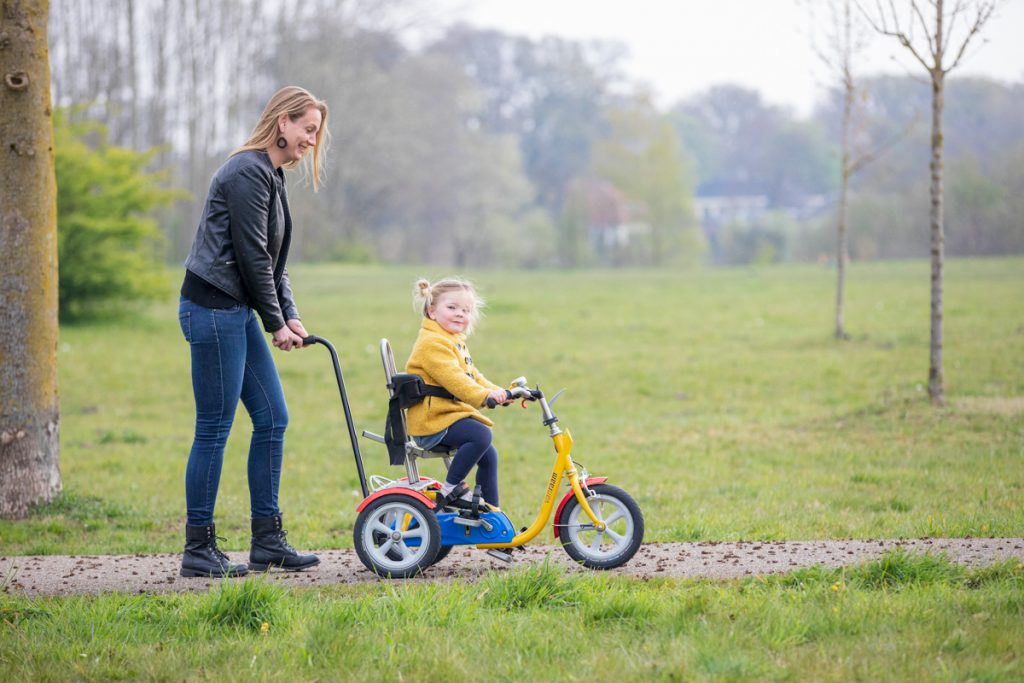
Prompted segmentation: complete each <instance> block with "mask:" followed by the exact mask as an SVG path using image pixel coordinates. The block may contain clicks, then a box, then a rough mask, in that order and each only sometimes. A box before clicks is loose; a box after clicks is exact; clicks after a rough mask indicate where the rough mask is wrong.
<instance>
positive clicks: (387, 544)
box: [377, 536, 395, 556]
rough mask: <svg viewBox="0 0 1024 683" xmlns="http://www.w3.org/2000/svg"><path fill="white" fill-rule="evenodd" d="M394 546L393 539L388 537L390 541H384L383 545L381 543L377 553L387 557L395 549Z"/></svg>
mask: <svg viewBox="0 0 1024 683" xmlns="http://www.w3.org/2000/svg"><path fill="white" fill-rule="evenodd" d="M394 545H395V542H394V541H393V540H392V539H391V537H390V536H388V540H386V541H384V542H383V543H381V544H380V545H379V546H378V547H377V552H378V553H380V554H381V555H385V556H386V555H387V554H388V552H390V551H391V548H393V547H394Z"/></svg>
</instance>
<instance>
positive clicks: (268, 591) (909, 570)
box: [0, 553, 1024, 682]
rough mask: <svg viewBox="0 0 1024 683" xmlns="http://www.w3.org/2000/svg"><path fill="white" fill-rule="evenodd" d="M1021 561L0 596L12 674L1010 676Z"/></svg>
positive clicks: (526, 572)
mask: <svg viewBox="0 0 1024 683" xmlns="http://www.w3.org/2000/svg"><path fill="white" fill-rule="evenodd" d="M1022 588H1024V565H1021V564H1020V563H1018V562H1016V561H1014V562H1005V563H1002V564H998V565H994V566H991V567H987V568H984V569H974V570H971V569H966V568H964V567H961V566H958V565H955V564H951V563H950V562H948V561H946V560H944V559H942V558H940V557H936V556H928V555H924V556H918V555H908V554H903V553H895V554H890V555H887V556H885V557H883V558H881V559H880V560H877V561H875V562H871V563H868V564H865V565H860V566H857V567H853V568H848V569H846V570H828V569H823V568H821V567H815V568H811V569H804V570H800V571H798V572H795V573H793V574H788V575H781V576H771V577H761V578H754V579H748V580H742V581H729V582H714V581H704V580H655V581H649V582H638V581H635V580H631V579H627V578H622V577H613V576H609V575H607V574H598V573H586V574H575V573H574V574H566V573H564V571H563V570H561V569H558V568H556V567H555V566H554V565H550V564H548V563H543V564H541V565H536V566H532V567H524V568H521V569H517V570H514V571H512V572H508V573H505V574H501V575H498V574H491V575H488V576H486V577H485V578H484V579H483V580H481V581H479V582H475V583H465V582H450V583H437V584H428V583H423V582H408V583H401V582H394V583H392V582H380V583H375V584H367V585H362V586H334V587H329V588H324V589H320V590H311V589H304V590H289V589H286V588H282V587H281V586H279V585H277V584H273V583H266V582H264V581H263V580H261V579H259V578H255V579H254V578H248V579H245V580H237V581H226V582H224V583H221V584H219V585H218V587H216V588H215V589H213V590H211V591H210V592H209V593H208V594H203V595H137V596H136V595H123V594H110V595H103V596H99V597H72V598H62V599H56V598H45V599H28V598H24V597H0V664H2V665H3V667H4V670H5V674H6V675H7V676H8V677H9V678H10V680H32V681H51V680H52V681H60V680H81V681H108V680H124V679H144V680H151V679H152V680H172V679H173V680H218V681H234V680H246V681H248V680H268V681H277V680H281V681H284V680H324V681H327V680H331V681H333V680H339V681H349V680H351V681H410V682H411V681H437V680H448V681H477V680H481V679H484V678H486V680H494V681H553V680H587V681H647V680H660V681H731V680H768V681H811V680H813V681H850V680H863V681H876V680H887V681H889V680H905V681H920V680H938V681H1015V680H1021V677H1022V676H1024V661H1022V660H1021V652H1020V649H1019V642H1020V638H1019V636H1020V632H1021V625H1022V616H1024V590H1022Z"/></svg>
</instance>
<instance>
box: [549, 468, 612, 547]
mask: <svg viewBox="0 0 1024 683" xmlns="http://www.w3.org/2000/svg"><path fill="white" fill-rule="evenodd" d="M606 481H608V477H588V478H587V479H586V480H585V481H584V482H583V483H584V484H586V485H587V486H591V485H592V484H603V483H605V482H606ZM575 495H576V492H575V491H573V490H572V489H569V493H567V494H565V498H563V499H562V502H561V503H559V504H558V510H556V511H555V521H554V522H553V525H554V527H555V538H558V529H559V526H558V520H560V519H561V518H562V509H563V508H564V507H565V504H566V503H568V502H569V499H570V498H572V497H574V496H575Z"/></svg>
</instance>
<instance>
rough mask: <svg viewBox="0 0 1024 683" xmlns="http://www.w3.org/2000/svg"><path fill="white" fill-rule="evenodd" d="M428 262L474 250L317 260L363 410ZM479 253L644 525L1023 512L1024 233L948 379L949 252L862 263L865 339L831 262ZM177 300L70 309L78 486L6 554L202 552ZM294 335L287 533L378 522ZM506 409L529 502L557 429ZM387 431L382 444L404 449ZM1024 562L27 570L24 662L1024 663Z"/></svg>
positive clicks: (773, 525)
mask: <svg viewBox="0 0 1024 683" xmlns="http://www.w3.org/2000/svg"><path fill="white" fill-rule="evenodd" d="M420 274H425V275H428V276H439V275H443V274H446V273H445V272H442V271H427V270H422V269H421V270H412V269H400V268H378V267H339V266H297V267H296V268H295V269H294V272H293V273H292V278H293V282H294V285H295V289H296V292H297V295H298V300H299V303H300V306H301V309H302V311H303V317H304V321H305V323H306V325H307V327H308V328H309V330H310V331H311V332H313V333H315V334H319V335H322V336H324V337H327V338H328V339H330V340H332V341H333V342H334V343H335V344H336V346H337V347H338V349H339V351H340V352H341V355H342V362H343V365H344V368H345V372H346V382H347V384H348V388H349V392H350V396H351V400H352V409H353V412H354V414H355V417H356V421H357V429H359V430H361V429H367V428H369V429H373V430H376V431H379V430H380V428H381V426H382V423H383V419H384V414H385V409H386V393H385V389H384V387H383V374H382V370H381V366H380V361H379V359H378V356H377V341H378V339H379V338H380V337H382V336H387V337H389V338H390V339H391V340H392V343H393V345H394V346H395V350H396V355H397V356H398V359H399V362H400V363H401V362H402V361H403V360H404V358H405V356H406V354H407V353H408V351H409V347H410V345H411V342H412V340H413V339H414V337H415V334H416V330H417V328H418V325H419V321H418V319H417V318H416V316H415V315H414V314H413V313H412V311H411V306H410V297H409V292H410V289H411V284H412V282H413V280H414V278H415V277H416V276H418V275H420ZM466 275H468V276H470V277H473V278H474V279H476V280H477V281H478V282H479V284H480V285H481V287H482V289H483V292H484V294H485V295H486V296H487V297H488V299H489V300H490V307H489V311H488V317H487V318H486V319H485V321H484V322H483V324H482V325H481V326H480V329H479V332H478V334H477V335H476V336H475V337H474V338H473V339H472V340H471V345H472V349H473V354H474V358H475V360H476V361H477V363H478V364H479V366H480V367H481V368H483V369H484V371H485V372H486V374H487V375H488V376H489V377H490V378H491V379H494V380H496V381H501V382H503V381H506V380H508V379H511V378H512V377H515V376H517V375H520V374H523V375H526V376H527V377H528V378H529V379H530V380H531V382H539V383H540V384H541V385H542V387H543V388H544V389H545V390H547V391H548V393H549V395H552V394H553V393H554V392H555V391H556V390H558V389H560V388H562V387H566V388H568V392H567V393H566V394H565V396H564V397H562V398H561V399H559V401H558V403H556V404H555V410H556V412H557V413H558V415H559V417H560V418H561V425H562V426H563V427H568V428H570V429H571V430H572V432H573V435H574V438H575V443H576V449H575V452H576V458H577V460H579V461H581V462H582V463H583V464H585V465H586V466H587V468H588V469H589V470H590V471H591V472H592V473H594V474H603V475H607V476H610V477H611V480H612V482H613V483H615V484H617V485H619V486H622V487H623V488H625V489H626V490H628V491H630V492H631V493H632V494H633V495H634V497H635V498H636V499H637V501H638V502H639V503H640V505H641V506H642V507H643V509H644V513H645V516H646V522H647V539H648V540H651V541H675V540H737V539H755V538H757V539H809V538H845V537H857V538H876V537H917V536H1022V535H1024V505H1022V503H1024V366H1022V364H1021V359H1022V358H1024V259H1020V258H1015V259H994V260H975V261H952V262H950V263H949V264H948V267H947V276H946V290H945V296H946V299H945V301H946V309H945V312H946V318H945V323H946V337H945V340H946V345H945V358H946V366H945V367H946V382H947V397H948V405H947V406H946V407H945V408H942V409H934V408H932V407H931V406H930V405H929V404H928V403H927V400H926V398H925V391H924V387H923V385H924V383H925V380H926V377H927V358H928V354H927V347H928V266H927V264H926V263H923V262H906V263H878V264H854V265H853V267H852V268H851V270H850V274H849V283H848V308H847V327H848V331H849V332H850V333H851V334H852V338H851V339H850V340H849V341H846V342H837V341H835V340H834V339H832V337H831V330H832V315H833V311H832V305H833V304H832V297H833V287H834V282H833V281H834V273H833V272H832V271H829V270H825V269H821V268H817V267H812V266H782V267H764V268H751V269H731V270H697V271H683V272H668V271H657V272H655V271H592V272H573V273H555V272H542V273H526V274H524V273H510V272H509V273H506V272H480V273H475V272H470V273H466ZM175 312H176V304H175V303H173V302H171V301H168V302H166V303H162V304H159V305H156V306H153V307H152V308H150V309H148V310H146V311H144V312H142V313H141V314H139V315H132V316H130V317H125V318H124V319H122V320H120V321H113V322H111V321H108V322H104V323H95V324H91V325H79V326H74V327H65V328H63V329H62V330H61V338H60V346H59V359H60V380H61V388H60V391H61V407H62V421H61V446H62V454H61V457H62V473H63V478H64V486H65V492H64V494H63V495H61V496H60V497H59V498H57V499H56V500H55V501H54V502H52V503H50V504H49V505H45V506H42V507H40V508H38V509H37V510H36V511H35V512H34V513H33V514H32V516H31V517H30V518H29V519H27V520H24V521H20V522H0V555H11V554H33V553H79V554H93V553H133V552H154V551H160V552H179V551H180V549H181V545H182V542H183V538H182V537H183V524H184V501H183V490H182V489H183V482H182V478H183V474H184V468H185V460H186V458H187V453H188V448H189V445H190V442H191V431H192V419H193V414H192V410H193V406H192V396H191V385H190V380H189V374H188V349H187V346H186V345H185V343H184V341H183V340H182V339H181V336H180V332H179V331H178V329H177V324H176V322H175V321H176V315H175ZM275 358H276V360H277V362H278V366H279V368H280V370H281V375H282V378H283V382H284V386H285V391H286V394H287V397H288V404H289V409H290V412H291V423H290V427H289V430H288V436H287V441H286V459H285V472H284V476H283V486H282V490H281V504H282V508H283V510H284V512H285V517H286V524H287V527H288V529H289V530H290V532H291V533H290V536H289V540H292V541H294V542H295V544H296V545H298V546H302V547H306V548H314V547H339V546H340V547H347V546H351V533H352V525H353V522H354V520H355V511H354V507H355V504H356V503H357V502H358V500H359V494H358V492H357V488H358V485H357V482H356V476H355V468H354V466H353V464H352V456H351V452H350V450H349V446H348V435H347V431H346V428H345V425H344V422H343V420H342V417H341V409H340V405H339V403H338V400H337V394H336V387H335V385H334V378H333V374H332V373H331V371H330V366H329V362H328V356H327V354H326V352H325V351H324V350H323V349H318V348H314V349H311V350H307V351H302V352H297V353H291V354H287V355H285V354H280V353H275ZM495 417H496V418H497V421H498V425H497V429H496V432H495V439H496V444H497V446H498V448H499V451H500V453H501V461H502V491H503V494H502V495H503V499H502V503H503V507H504V508H505V509H506V511H507V512H508V513H509V515H510V516H511V517H512V519H513V521H514V522H516V523H517V524H525V523H527V522H528V521H529V520H530V519H532V517H533V515H534V514H535V511H536V506H537V505H538V503H539V501H540V499H541V497H542V495H543V492H544V487H545V484H546V481H547V474H548V471H549V469H550V466H551V459H552V452H551V447H550V444H549V442H548V440H547V437H546V435H545V430H544V429H543V428H542V427H541V425H540V420H539V419H538V418H539V416H538V415H537V413H536V412H535V411H534V410H530V411H523V410H519V409H518V408H515V407H513V408H507V409H502V410H499V411H497V412H496V413H495ZM247 423H248V419H247V417H246V416H245V413H244V411H240V412H239V415H238V418H237V420H236V426H235V429H234V432H233V434H232V437H231V439H230V440H229V442H228V450H227V454H226V460H225V470H224V476H223V478H222V485H221V492H220V498H219V501H218V506H217V512H218V531H219V533H221V534H222V535H224V536H227V538H228V541H227V543H225V544H224V546H225V547H227V548H228V549H241V548H244V547H245V546H246V543H247V541H248V536H249V534H248V493H247V488H246V484H245V453H246V448H247V441H248V435H247V431H248V430H247ZM363 450H364V456H365V459H366V465H367V471H368V472H370V473H380V474H389V473H393V476H400V475H401V471H400V470H398V469H391V468H389V467H388V466H387V465H386V456H385V453H384V451H383V448H382V447H380V446H376V445H374V444H370V443H365V444H364V445H363ZM425 469H426V470H427V471H428V473H431V474H435V475H437V474H439V473H440V472H439V471H438V470H437V464H436V463H430V464H429V466H427V467H425ZM542 538H544V537H542ZM546 538H547V539H549V540H548V542H550V537H546ZM555 552H558V551H555ZM1022 584H1024V567H1022V566H1021V565H1020V564H1019V563H1017V562H1008V563H1003V564H999V565H995V566H992V567H985V568H980V569H966V568H964V567H961V566H958V565H955V564H951V563H950V562H948V561H946V560H945V559H943V558H939V557H934V556H927V555H926V556H914V555H907V554H904V553H894V554H890V555H887V556H885V557H883V558H882V559H881V560H878V561H876V562H872V563H868V564H864V565H860V566H857V567H854V568H848V569H846V570H831V569H825V568H821V567H814V568H810V569H804V570H800V571H797V572H795V573H791V574H787V575H782V576H772V577H761V578H755V579H749V580H745V581H730V582H713V581H692V580H654V581H647V582H641V581H636V580H632V579H628V578H623V577H613V576H608V575H604V574H597V573H586V574H565V573H563V572H562V571H560V570H558V569H557V568H555V567H554V566H552V565H549V564H547V563H544V564H541V565H535V566H528V567H523V568H519V569H516V570H515V571H512V572H509V573H505V574H490V575H487V576H485V577H484V578H483V579H481V580H480V581H478V582H474V583H465V582H450V583H439V584H427V583H424V582H408V583H400V582H393V583H392V582H381V583H374V584H366V585H359V586H333V587H329V588H325V589H321V590H289V589H286V588H283V587H281V586H279V585H277V584H273V583H265V582H262V581H260V580H259V579H258V578H251V579H246V580H236V581H229V582H224V583H223V584H220V585H219V586H218V588H216V589H214V590H213V591H211V592H210V593H208V594H203V595H119V594H112V595H103V596H99V597H87V596H80V597H70V598H32V599H30V598H26V597H19V596H10V595H5V594H3V592H2V591H0V666H2V668H3V670H4V673H5V677H7V678H11V679H12V680H33V681H35V680H40V681H47V680H97V681H100V680H102V681H107V680H122V679H146V680H171V679H173V680H181V679H186V680H213V679H216V680H229V681H230V680H360V681H367V680H368V681H377V680H381V681H438V680H451V681H469V680H474V681H475V680H482V679H486V680H491V679H493V680H498V681H504V680H584V679H585V680H594V681H604V680H608V681H634V680H636V681H641V680H643V681H646V680H663V681H672V680H677V681H690V680H697V681H703V680H714V681H731V680H784V681H809V680H814V681H849V680H863V681H874V680H906V681H917V680H940V681H1014V680H1017V681H1019V680H1022V679H1024V664H1022V661H1021V655H1020V648H1019V642H1020V638H1019V634H1020V633H1021V632H1022V631H1024V623H1022V611H1024V593H1022V590H1021V589H1022Z"/></svg>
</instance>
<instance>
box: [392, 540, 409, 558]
mask: <svg viewBox="0 0 1024 683" xmlns="http://www.w3.org/2000/svg"><path fill="white" fill-rule="evenodd" d="M395 548H396V549H397V550H398V554H399V555H401V556H402V559H403V560H407V559H409V556H410V555H412V549H411V548H410V547H409V546H407V545H406V544H405V543H403V542H402V541H398V542H397V543H395Z"/></svg>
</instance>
